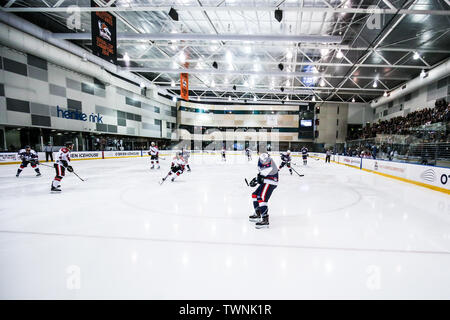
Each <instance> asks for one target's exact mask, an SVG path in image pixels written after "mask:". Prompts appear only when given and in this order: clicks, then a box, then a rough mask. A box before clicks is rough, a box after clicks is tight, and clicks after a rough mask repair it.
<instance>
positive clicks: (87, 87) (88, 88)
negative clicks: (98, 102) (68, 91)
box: [81, 82, 94, 95]
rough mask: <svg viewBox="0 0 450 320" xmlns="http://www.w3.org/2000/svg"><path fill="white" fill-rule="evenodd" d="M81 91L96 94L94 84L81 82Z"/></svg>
mask: <svg viewBox="0 0 450 320" xmlns="http://www.w3.org/2000/svg"><path fill="white" fill-rule="evenodd" d="M81 91H83V92H84V93H89V94H92V95H94V86H93V85H91V84H87V83H83V82H82V83H81Z"/></svg>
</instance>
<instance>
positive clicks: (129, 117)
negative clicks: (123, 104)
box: [127, 112, 134, 120]
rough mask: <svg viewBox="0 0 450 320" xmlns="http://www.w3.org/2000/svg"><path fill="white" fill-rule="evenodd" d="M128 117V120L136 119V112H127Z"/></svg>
mask: <svg viewBox="0 0 450 320" xmlns="http://www.w3.org/2000/svg"><path fill="white" fill-rule="evenodd" d="M127 119H128V120H134V114H133V113H128V112H127Z"/></svg>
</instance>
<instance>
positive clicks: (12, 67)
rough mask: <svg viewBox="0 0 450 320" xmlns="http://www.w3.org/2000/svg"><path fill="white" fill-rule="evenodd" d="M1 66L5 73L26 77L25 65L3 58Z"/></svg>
mask: <svg viewBox="0 0 450 320" xmlns="http://www.w3.org/2000/svg"><path fill="white" fill-rule="evenodd" d="M3 64H4V68H5V70H6V71H9V72H14V73H17V74H20V75H22V76H27V75H28V72H27V65H26V64H24V63H20V62H17V61H14V60H10V59H8V58H3Z"/></svg>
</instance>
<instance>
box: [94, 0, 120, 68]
mask: <svg viewBox="0 0 450 320" xmlns="http://www.w3.org/2000/svg"><path fill="white" fill-rule="evenodd" d="M91 7H92V8H96V7H98V5H97V4H96V3H95V1H94V0H91ZM91 33H92V53H93V54H95V55H97V56H99V57H100V58H103V59H105V60H107V61H109V62H111V63H114V64H116V63H117V26H116V17H114V16H113V15H112V14H111V13H109V12H106V11H101V12H95V11H92V12H91Z"/></svg>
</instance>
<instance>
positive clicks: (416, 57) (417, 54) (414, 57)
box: [413, 52, 420, 60]
mask: <svg viewBox="0 0 450 320" xmlns="http://www.w3.org/2000/svg"><path fill="white" fill-rule="evenodd" d="M419 58H420V55H419V53H418V52H414V55H413V59H414V60H417V59H419Z"/></svg>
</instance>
